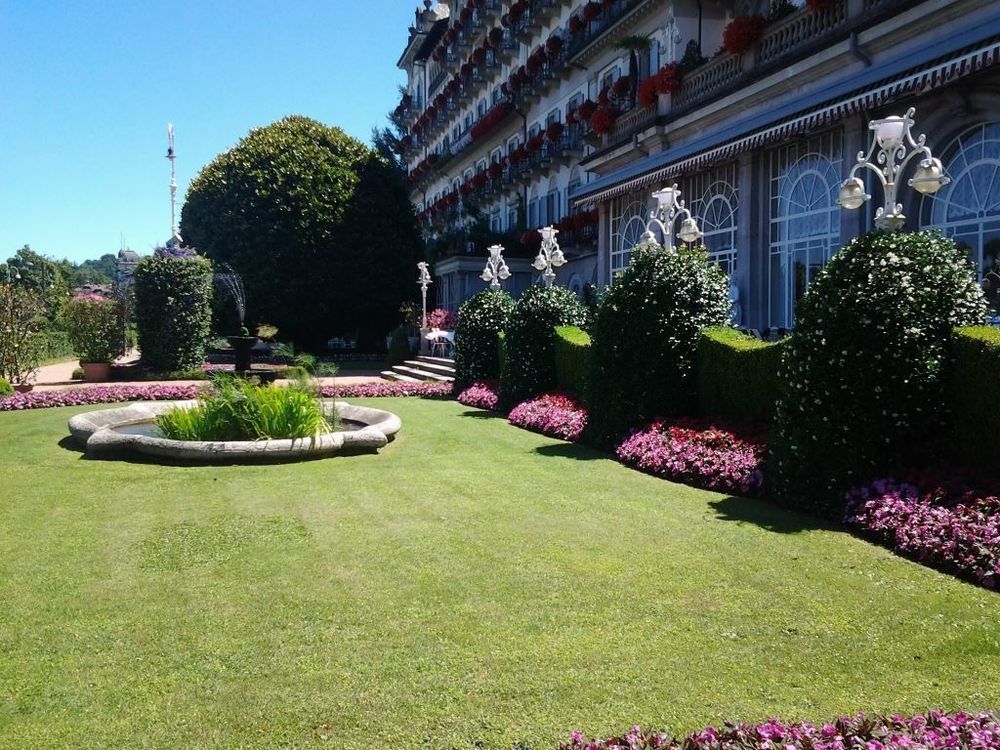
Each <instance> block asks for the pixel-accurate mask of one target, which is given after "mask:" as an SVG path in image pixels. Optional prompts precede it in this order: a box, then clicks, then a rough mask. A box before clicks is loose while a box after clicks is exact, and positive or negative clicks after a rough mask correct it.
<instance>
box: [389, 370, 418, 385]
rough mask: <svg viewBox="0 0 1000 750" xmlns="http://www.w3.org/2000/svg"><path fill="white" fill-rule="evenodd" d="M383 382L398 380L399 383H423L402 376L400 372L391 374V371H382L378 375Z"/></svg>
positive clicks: (416, 379)
mask: <svg viewBox="0 0 1000 750" xmlns="http://www.w3.org/2000/svg"><path fill="white" fill-rule="evenodd" d="M380 374H381V375H382V377H383V378H384V379H385V380H398V381H399V382H401V383H423V382H424V381H423V380H421V379H420V378H411V377H410V376H409V375H404V374H403V373H401V372H393V371H392V370H382V372H381V373H380Z"/></svg>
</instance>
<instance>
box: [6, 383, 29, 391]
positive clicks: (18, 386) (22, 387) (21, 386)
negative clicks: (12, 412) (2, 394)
mask: <svg viewBox="0 0 1000 750" xmlns="http://www.w3.org/2000/svg"><path fill="white" fill-rule="evenodd" d="M11 387H12V388H13V389H14V393H31V389H32V388H34V387H35V386H34V384H33V383H14V384H13V385H12V386H11Z"/></svg>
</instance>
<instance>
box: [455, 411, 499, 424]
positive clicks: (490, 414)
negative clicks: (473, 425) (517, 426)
mask: <svg viewBox="0 0 1000 750" xmlns="http://www.w3.org/2000/svg"><path fill="white" fill-rule="evenodd" d="M458 416H460V417H472V418H473V419H502V420H504V421H506V420H507V417H505V416H504V415H503V414H501V413H500V412H496V411H487V410H486V409H469V411H463V412H462V413H461V414H459V415H458Z"/></svg>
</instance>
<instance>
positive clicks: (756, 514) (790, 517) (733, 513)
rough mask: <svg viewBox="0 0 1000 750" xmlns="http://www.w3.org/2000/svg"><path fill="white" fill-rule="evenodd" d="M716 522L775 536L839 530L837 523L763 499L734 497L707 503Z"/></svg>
mask: <svg viewBox="0 0 1000 750" xmlns="http://www.w3.org/2000/svg"><path fill="white" fill-rule="evenodd" d="M709 505H710V506H712V509H713V510H715V514H716V518H718V519H719V520H720V521H734V522H736V523H749V524H753V525H754V526H759V527H760V528H762V529H765V530H767V531H771V532H774V533H775V534H799V533H801V532H803V531H812V530H823V531H843V528H842V527H841V526H840V525H839V524H835V523H833V522H831V521H827V520H825V519H822V518H819V517H818V516H810V515H807V514H805V513H799V512H798V511H794V510H788V509H787V508H783V507H781V506H780V505H775V504H774V503H770V502H768V501H767V500H757V499H754V498H750V497H740V496H738V495H734V496H731V497H726V498H723V499H722V500H713V501H712V502H710V503H709Z"/></svg>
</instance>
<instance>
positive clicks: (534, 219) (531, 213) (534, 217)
mask: <svg viewBox="0 0 1000 750" xmlns="http://www.w3.org/2000/svg"><path fill="white" fill-rule="evenodd" d="M537 226H538V199H537V198H532V199H531V200H530V201H528V228H529V229H535V228H536V227H537Z"/></svg>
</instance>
